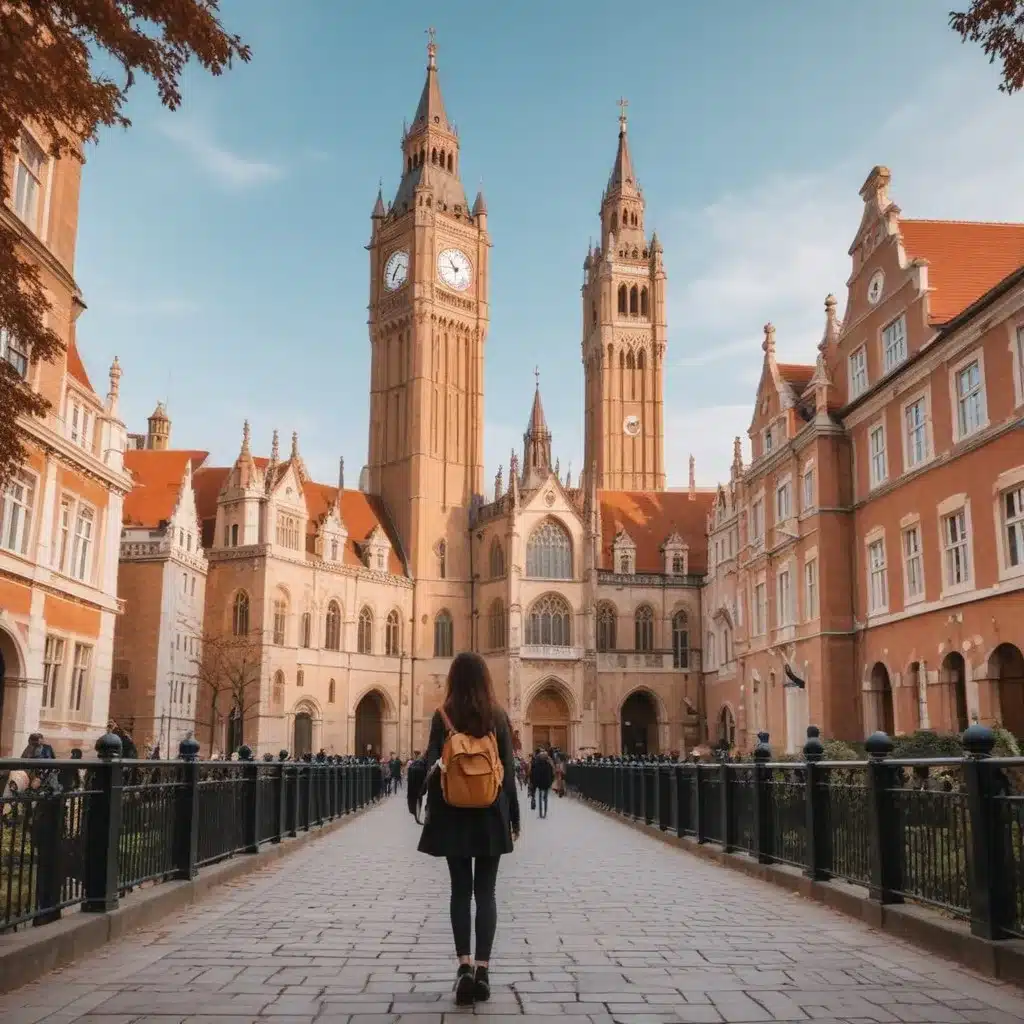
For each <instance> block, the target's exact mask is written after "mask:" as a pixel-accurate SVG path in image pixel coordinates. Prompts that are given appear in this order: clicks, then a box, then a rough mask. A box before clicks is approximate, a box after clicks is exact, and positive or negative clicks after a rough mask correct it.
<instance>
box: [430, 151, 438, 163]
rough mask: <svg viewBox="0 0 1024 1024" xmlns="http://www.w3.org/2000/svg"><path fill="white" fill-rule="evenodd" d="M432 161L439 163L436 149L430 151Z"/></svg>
mask: <svg viewBox="0 0 1024 1024" xmlns="http://www.w3.org/2000/svg"><path fill="white" fill-rule="evenodd" d="M430 162H431V163H432V164H436V163H437V150H436V149H432V150H431V151H430Z"/></svg>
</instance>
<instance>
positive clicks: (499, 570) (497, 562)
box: [490, 537, 505, 580]
mask: <svg viewBox="0 0 1024 1024" xmlns="http://www.w3.org/2000/svg"><path fill="white" fill-rule="evenodd" d="M490 562H491V579H492V580H496V579H500V578H501V577H502V576H504V575H505V549H504V548H503V547H502V546H501V541H500V540H498V538H497V537H495V538H494V540H492V541H491V554H490Z"/></svg>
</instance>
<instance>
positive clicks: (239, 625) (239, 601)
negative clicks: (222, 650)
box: [231, 590, 249, 636]
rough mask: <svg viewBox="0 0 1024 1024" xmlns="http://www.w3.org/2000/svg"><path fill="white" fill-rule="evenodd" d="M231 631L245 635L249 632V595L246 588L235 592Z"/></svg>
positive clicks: (236, 634) (237, 634) (238, 634)
mask: <svg viewBox="0 0 1024 1024" xmlns="http://www.w3.org/2000/svg"><path fill="white" fill-rule="evenodd" d="M231 632H232V633H234V635H235V636H245V635H246V634H247V633H248V632H249V595H248V594H247V593H246V592H245V591H244V590H240V591H239V592H238V593H237V594H235V603H234V605H233V606H232V609H231Z"/></svg>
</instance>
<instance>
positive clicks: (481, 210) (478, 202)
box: [473, 186, 487, 217]
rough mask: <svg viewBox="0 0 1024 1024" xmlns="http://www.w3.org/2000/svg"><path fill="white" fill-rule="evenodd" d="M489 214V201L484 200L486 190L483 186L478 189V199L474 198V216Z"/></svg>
mask: <svg viewBox="0 0 1024 1024" xmlns="http://www.w3.org/2000/svg"><path fill="white" fill-rule="evenodd" d="M481 215H483V216H487V203H486V202H485V201H484V190H483V187H482V186H481V188H480V189H479V190H478V192H477V194H476V199H474V200H473V216H474V217H479V216H481Z"/></svg>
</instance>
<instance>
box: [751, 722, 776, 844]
mask: <svg viewBox="0 0 1024 1024" xmlns="http://www.w3.org/2000/svg"><path fill="white" fill-rule="evenodd" d="M771 759H772V748H771V747H770V746H769V745H768V733H766V732H759V733H758V734H757V746H756V747H754V850H755V853H756V855H757V862H758V864H771V863H772V860H773V859H774V858H773V857H772V854H773V853H774V850H773V843H772V789H771V785H772V780H771V769H770V768H769V767H768V762H769V761H771Z"/></svg>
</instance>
